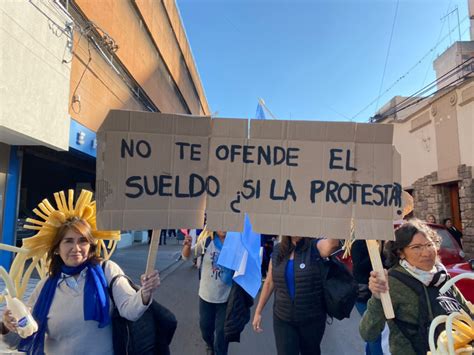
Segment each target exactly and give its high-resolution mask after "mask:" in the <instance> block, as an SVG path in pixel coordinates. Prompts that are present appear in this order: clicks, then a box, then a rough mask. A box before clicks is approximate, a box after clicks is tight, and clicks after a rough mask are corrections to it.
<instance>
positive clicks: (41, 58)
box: [0, 0, 71, 149]
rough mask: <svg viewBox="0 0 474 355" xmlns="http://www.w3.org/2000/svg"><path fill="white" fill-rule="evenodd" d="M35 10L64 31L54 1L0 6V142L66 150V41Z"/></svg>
mask: <svg viewBox="0 0 474 355" xmlns="http://www.w3.org/2000/svg"><path fill="white" fill-rule="evenodd" d="M35 6H37V7H38V8H39V9H38V8H36V7H35ZM40 10H41V11H42V12H44V13H45V14H46V15H47V16H48V17H50V18H51V19H52V20H53V21H54V22H55V23H57V24H59V25H60V26H61V27H62V28H65V24H66V21H67V17H66V16H65V15H63V14H61V12H60V11H59V10H58V9H57V8H56V9H55V4H54V1H53V0H31V2H29V1H26V0H19V1H0V78H1V80H0V141H2V142H4V143H7V144H25V145H26V144H39V145H46V146H49V147H51V148H55V149H68V146H69V124H70V120H69V118H68V117H69V116H68V100H69V83H70V72H71V64H69V63H64V62H63V60H65V61H66V62H69V61H70V60H71V52H70V50H69V49H68V40H69V39H68V37H67V36H66V35H65V34H64V33H61V32H60V31H59V29H58V28H57V27H56V26H55V25H54V24H53V22H52V21H50V20H49V19H48V18H47V16H45V14H43V13H41V11H40Z"/></svg>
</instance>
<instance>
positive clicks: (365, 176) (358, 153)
mask: <svg viewBox="0 0 474 355" xmlns="http://www.w3.org/2000/svg"><path fill="white" fill-rule="evenodd" d="M118 112H119V113H120V114H117V115H114V111H112V112H111V114H110V115H109V117H108V119H107V121H106V123H105V124H104V126H102V128H101V130H100V131H99V151H102V152H101V154H99V156H100V157H102V159H101V161H98V172H97V173H98V174H97V176H98V183H97V186H98V198H99V199H100V203H99V212H98V214H99V223H103V224H104V228H105V227H107V228H112V227H113V228H120V229H145V228H178V227H188V228H199V227H202V223H203V220H204V212H206V215H207V223H208V225H209V226H210V228H213V229H221V230H238V229H240V228H241V227H242V218H243V213H244V212H246V213H249V214H250V216H251V219H252V223H253V225H254V227H255V229H256V230H257V231H258V232H261V233H269V234H273V233H274V234H290V235H306V236H316V235H321V234H324V235H328V236H330V237H339V238H343V237H347V236H348V233H349V231H350V220H351V218H354V219H355V220H356V221H358V223H356V226H358V234H359V237H361V238H371V237H374V234H380V233H386V232H387V228H388V227H387V226H390V228H392V220H393V218H394V217H396V216H397V214H398V213H399V211H400V209H401V204H402V201H401V192H402V189H401V186H400V184H399V181H400V176H399V174H400V172H399V166H397V163H399V158H398V155H397V153H396V152H394V150H393V148H392V144H391V139H392V137H391V134H392V131H391V127H390V126H386V125H373V124H355V123H330V122H301V121H300V122H297V121H255V122H252V127H251V133H252V135H251V136H250V138H247V131H246V127H247V121H246V120H225V119H214V120H210V119H208V118H196V117H183V116H174V115H161V114H150V113H147V114H145V113H139V112H133V113H128V115H124V111H118ZM114 117H115V118H114ZM124 120H125V121H127V122H122V121H124ZM134 124H135V125H136V126H137V127H146V126H148V127H149V129H148V130H147V131H146V132H140V131H139V130H138V129H136V130H134V129H133V126H134ZM122 127H123V128H122ZM125 128H126V129H125ZM311 132H315V134H311ZM101 187H102V192H100V190H101ZM104 189H106V191H107V193H104V191H105V190H104ZM99 192H100V193H99ZM356 232H357V231H356ZM388 237H389V236H387V237H383V236H380V235H377V236H376V239H385V238H388Z"/></svg>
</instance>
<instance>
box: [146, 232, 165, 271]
mask: <svg viewBox="0 0 474 355" xmlns="http://www.w3.org/2000/svg"><path fill="white" fill-rule="evenodd" d="M160 234H161V230H160V229H153V232H152V233H151V241H150V249H148V259H147V261H146V270H145V275H149V274H151V272H152V271H153V269H154V268H155V263H156V255H157V254H158V247H159V245H160V244H159V242H160Z"/></svg>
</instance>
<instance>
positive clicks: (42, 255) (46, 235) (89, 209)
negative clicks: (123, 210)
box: [0, 190, 120, 301]
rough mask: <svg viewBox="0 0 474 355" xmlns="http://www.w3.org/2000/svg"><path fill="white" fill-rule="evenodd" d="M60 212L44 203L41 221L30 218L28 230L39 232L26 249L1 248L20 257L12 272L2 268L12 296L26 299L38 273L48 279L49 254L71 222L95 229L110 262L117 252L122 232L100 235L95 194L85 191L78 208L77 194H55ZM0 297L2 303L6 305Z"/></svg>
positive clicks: (99, 245) (99, 251) (0, 273)
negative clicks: (76, 220) (79, 221)
mask: <svg viewBox="0 0 474 355" xmlns="http://www.w3.org/2000/svg"><path fill="white" fill-rule="evenodd" d="M54 199H55V202H56V206H57V209H56V208H54V207H53V205H52V204H51V203H50V202H49V201H48V200H47V199H44V200H43V201H42V202H41V203H40V204H39V205H38V207H37V208H35V209H34V210H33V212H34V213H35V214H36V215H37V216H38V217H39V218H38V219H33V218H28V219H27V220H26V222H27V223H28V224H25V226H24V228H27V229H32V230H37V231H38V232H37V233H36V234H35V235H34V236H33V237H30V238H25V239H23V246H22V247H21V248H17V247H14V246H11V245H6V244H0V249H1V250H6V251H10V252H13V253H16V255H15V258H14V259H13V262H12V265H11V267H10V272H9V273H7V272H6V270H5V269H4V268H3V267H1V266H0V277H1V278H2V279H3V280H4V281H5V284H6V286H7V289H8V291H9V293H10V294H11V295H12V296H16V297H18V298H20V299H21V298H22V297H23V294H24V292H25V290H26V287H27V285H28V280H29V279H30V277H31V274H32V273H33V271H34V270H35V269H36V271H37V273H38V275H39V277H40V278H44V277H47V276H48V262H47V260H46V257H47V252H48V250H49V248H50V246H51V243H52V242H53V240H54V237H55V235H56V233H57V231H58V229H59V227H61V225H62V224H63V223H64V222H65V221H66V220H67V219H69V218H72V217H79V218H82V219H84V220H86V221H87V223H89V225H90V226H91V231H92V235H93V236H94V238H95V239H96V240H97V251H96V252H97V255H100V256H102V257H103V258H104V259H109V258H110V256H111V255H112V253H113V252H114V250H115V248H116V246H117V241H119V240H120V231H99V230H97V224H96V204H95V201H92V192H90V191H87V190H82V191H81V193H80V195H79V197H78V199H77V201H76V203H75V204H74V191H73V190H68V196H67V198H66V195H65V193H64V191H61V192H57V193H55V194H54ZM2 298H3V297H1V296H0V301H2Z"/></svg>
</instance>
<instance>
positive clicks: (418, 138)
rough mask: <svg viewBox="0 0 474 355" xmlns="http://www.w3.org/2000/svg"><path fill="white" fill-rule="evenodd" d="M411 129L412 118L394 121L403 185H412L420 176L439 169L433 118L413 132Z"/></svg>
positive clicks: (395, 142) (394, 140) (394, 139)
mask: <svg viewBox="0 0 474 355" xmlns="http://www.w3.org/2000/svg"><path fill="white" fill-rule="evenodd" d="M425 112H426V111H425ZM414 117H417V116H414ZM411 129H412V124H411V120H408V121H406V122H401V123H394V137H393V142H394V146H395V148H396V149H397V150H398V152H399V153H400V155H401V158H402V186H403V187H409V186H412V185H413V183H414V182H415V181H416V180H418V179H419V178H421V177H423V176H425V175H428V174H431V173H432V172H434V171H436V170H437V169H438V163H437V156H436V154H437V153H436V135H435V129H434V124H433V120H431V122H430V123H429V124H427V125H426V126H423V127H421V128H418V129H416V130H414V131H413V132H410V130H411Z"/></svg>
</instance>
